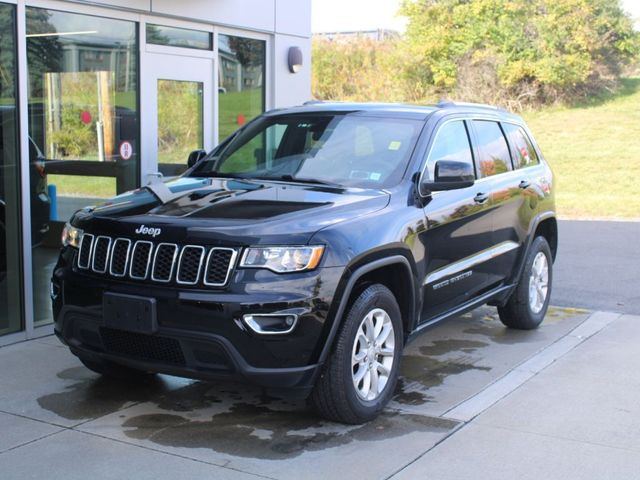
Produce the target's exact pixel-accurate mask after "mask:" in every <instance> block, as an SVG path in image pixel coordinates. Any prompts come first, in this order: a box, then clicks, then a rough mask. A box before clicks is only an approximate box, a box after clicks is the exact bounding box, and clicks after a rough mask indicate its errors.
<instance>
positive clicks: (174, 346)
mask: <svg viewBox="0 0 640 480" xmlns="http://www.w3.org/2000/svg"><path fill="white" fill-rule="evenodd" d="M100 336H101V337H102V343H103V345H104V348H105V350H106V351H107V352H109V353H117V354H120V355H125V356H128V357H133V358H137V359H140V360H151V361H156V362H162V363H167V364H171V365H185V363H186V362H185V359H184V354H183V353H182V347H180V343H179V342H178V341H177V340H174V339H172V338H166V337H156V336H153V335H145V334H143V333H134V332H125V331H124V330H116V329H113V328H105V327H102V328H100Z"/></svg>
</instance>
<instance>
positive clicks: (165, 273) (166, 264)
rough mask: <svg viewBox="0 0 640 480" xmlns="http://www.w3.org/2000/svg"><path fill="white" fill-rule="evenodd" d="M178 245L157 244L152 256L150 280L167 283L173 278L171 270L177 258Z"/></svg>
mask: <svg viewBox="0 0 640 480" xmlns="http://www.w3.org/2000/svg"><path fill="white" fill-rule="evenodd" d="M178 250H179V249H178V245H176V244H175V243H159V244H158V246H157V247H156V253H155V254H154V256H153V266H152V267H151V280H153V281H154V282H162V283H168V282H170V281H171V277H173V270H174V267H175V265H176V257H177V256H178Z"/></svg>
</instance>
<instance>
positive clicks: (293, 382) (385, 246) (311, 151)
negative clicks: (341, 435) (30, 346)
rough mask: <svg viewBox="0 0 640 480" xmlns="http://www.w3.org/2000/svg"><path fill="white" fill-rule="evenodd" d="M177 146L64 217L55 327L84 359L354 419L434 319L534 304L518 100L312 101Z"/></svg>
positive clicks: (530, 178) (367, 409) (533, 163)
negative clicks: (107, 195)
mask: <svg viewBox="0 0 640 480" xmlns="http://www.w3.org/2000/svg"><path fill="white" fill-rule="evenodd" d="M190 163H191V164H192V165H191V168H190V169H189V170H188V171H187V172H186V173H185V174H184V175H182V176H181V177H179V178H177V179H174V180H171V181H167V182H158V183H155V184H152V185H149V186H147V187H144V188H141V189H138V190H136V191H133V192H130V193H127V194H124V195H120V196H118V197H115V198H113V199H112V200H109V201H107V202H106V203H104V204H102V205H100V206H97V207H90V208H86V209H83V210H81V211H79V212H77V213H76V214H75V215H74V216H73V218H72V219H71V220H70V223H69V224H68V225H67V227H66V229H65V232H64V235H63V243H64V247H63V249H62V252H61V254H60V258H59V260H58V263H57V266H56V268H55V270H54V273H53V278H52V284H51V296H52V299H53V310H54V314H55V331H56V333H57V335H58V336H59V337H60V338H61V339H62V341H63V342H65V343H66V344H67V345H68V346H69V348H70V349H71V351H72V352H73V353H74V354H75V355H77V356H78V357H79V358H80V360H81V361H82V362H83V363H84V364H85V365H86V366H87V367H88V368H90V369H91V370H94V371H96V372H99V373H102V374H106V375H112V376H117V377H131V376H136V375H145V374H153V373H158V372H160V373H167V374H172V375H179V376H185V377H191V378H199V379H220V378H240V379H243V380H245V381H248V382H251V383H253V384H256V385H260V386H262V387H265V388H266V389H267V392H269V393H272V394H273V393H275V394H277V395H283V394H288V395H297V396H299V397H308V398H309V400H310V402H311V403H312V405H313V406H315V408H316V409H317V410H318V411H319V412H320V413H321V414H322V415H323V416H325V417H327V418H329V419H333V420H338V421H341V422H346V423H359V422H364V421H367V420H370V419H372V418H373V417H374V416H375V415H376V414H378V413H379V412H380V411H381V410H382V408H383V407H384V406H385V404H386V403H387V402H388V401H389V399H390V397H391V396H392V394H393V391H394V387H395V385H396V379H397V376H398V368H399V365H400V361H401V355H402V349H403V346H404V345H405V344H406V342H407V341H408V340H409V339H411V338H412V336H414V335H415V334H417V333H418V332H420V331H422V330H424V329H425V328H427V327H428V326H430V325H433V324H434V323H436V322H439V321H441V320H443V319H445V318H447V317H451V316H454V315H460V314H461V313H463V312H465V311H468V310H470V309H473V308H476V307H478V306H480V305H483V304H487V303H488V304H490V305H495V306H496V307H498V311H499V313H500V318H501V319H502V321H503V322H504V324H505V325H507V326H509V327H513V328H520V329H532V328H535V327H537V326H538V325H539V324H540V322H541V321H542V319H543V318H544V316H545V313H546V310H547V305H548V302H549V296H550V291H551V280H552V275H551V266H552V263H553V260H554V257H555V253H556V249H557V226H556V219H555V206H554V192H553V181H552V173H551V170H550V169H549V166H548V165H547V163H546V162H545V161H544V159H543V157H542V154H541V152H540V150H539V149H538V147H537V146H536V144H535V142H534V140H533V137H532V135H531V133H530V132H529V130H528V128H527V127H526V125H525V124H524V122H523V120H522V119H521V118H520V117H518V116H516V115H512V114H510V113H507V112H505V111H503V110H499V109H497V108H492V107H488V106H481V105H469V104H456V103H451V102H441V103H440V104H438V105H436V106H432V107H414V106H402V105H358V104H335V103H312V104H307V105H304V106H301V107H296V108H291V109H286V110H276V111H271V112H268V113H266V114H264V115H262V116H260V117H258V118H257V119H255V120H254V121H252V122H250V123H248V124H247V125H246V126H244V127H243V128H241V129H240V130H238V131H237V132H236V133H235V134H233V135H232V136H231V137H229V138H228V139H227V140H225V141H224V142H223V143H222V144H221V145H220V146H218V147H217V148H216V149H215V150H214V151H212V152H210V153H209V154H205V153H204V152H194V153H193V154H192V155H191V156H190Z"/></svg>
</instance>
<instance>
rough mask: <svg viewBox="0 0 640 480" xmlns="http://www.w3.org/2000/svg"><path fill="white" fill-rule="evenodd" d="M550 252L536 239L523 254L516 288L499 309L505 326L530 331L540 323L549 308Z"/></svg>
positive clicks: (551, 272) (542, 238)
mask: <svg viewBox="0 0 640 480" xmlns="http://www.w3.org/2000/svg"><path fill="white" fill-rule="evenodd" d="M552 265H553V259H552V257H551V249H550V248H549V244H548V243H547V240H546V239H545V238H544V237H536V238H535V239H534V240H533V242H532V243H531V246H530V247H529V252H528V253H527V258H526V259H525V265H524V269H523V271H522V276H521V277H520V280H519V282H518V286H517V287H516V288H515V290H514V291H513V292H512V293H511V296H510V297H509V300H508V301H507V303H506V304H505V305H504V306H503V307H498V314H499V315H500V320H501V321H502V323H504V324H505V325H506V326H507V327H510V328H516V329H519V330H533V329H534V328H538V326H539V325H540V324H541V323H542V320H543V319H544V316H545V315H546V313H547V308H548V307H549V297H551V280H552V279H553V270H552Z"/></svg>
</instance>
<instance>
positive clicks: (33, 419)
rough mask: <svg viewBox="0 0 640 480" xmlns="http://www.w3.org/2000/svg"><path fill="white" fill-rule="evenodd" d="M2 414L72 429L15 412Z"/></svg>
mask: <svg viewBox="0 0 640 480" xmlns="http://www.w3.org/2000/svg"><path fill="white" fill-rule="evenodd" d="M0 413H4V414H7V415H13V416H14V417H18V418H24V419H25V420H32V421H34V422H40V423H44V424H45V425H51V426H53V427H59V428H64V429H69V428H71V427H69V426H67V425H62V424H60V423H55V422H48V421H46V420H42V419H40V418H33V417H29V416H27V415H21V414H19V413H15V412H7V411H6V410H0Z"/></svg>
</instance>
